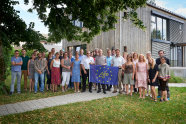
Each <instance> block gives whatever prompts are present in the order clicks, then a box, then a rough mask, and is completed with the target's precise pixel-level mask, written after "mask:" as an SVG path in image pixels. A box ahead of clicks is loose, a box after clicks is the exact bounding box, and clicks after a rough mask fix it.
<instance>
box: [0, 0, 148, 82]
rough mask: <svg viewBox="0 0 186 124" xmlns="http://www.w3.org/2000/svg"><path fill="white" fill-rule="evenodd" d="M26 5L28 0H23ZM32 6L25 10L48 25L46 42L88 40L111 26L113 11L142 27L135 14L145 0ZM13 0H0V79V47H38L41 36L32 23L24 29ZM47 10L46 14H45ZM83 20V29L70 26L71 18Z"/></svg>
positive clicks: (38, 0)
mask: <svg viewBox="0 0 186 124" xmlns="http://www.w3.org/2000/svg"><path fill="white" fill-rule="evenodd" d="M24 2H25V4H28V3H29V2H30V1H29V0H24ZM32 2H33V7H32V8H30V9H29V10H28V11H29V12H32V11H33V10H36V11H37V13H38V16H39V18H40V19H41V20H42V21H43V23H44V25H45V26H47V27H48V28H49V39H48V40H49V41H56V42H58V41H60V40H61V39H64V38H66V39H67V40H68V41H72V40H76V41H84V42H90V41H91V40H92V39H93V37H94V36H96V35H97V34H99V33H100V32H102V31H104V32H105V31H108V30H110V29H114V24H115V23H117V19H118V16H117V13H118V12H119V11H125V14H124V17H123V18H124V19H130V20H131V21H132V22H133V24H134V25H136V26H137V27H139V28H142V29H144V28H145V27H144V25H143V22H142V21H141V20H139V19H138V17H137V12H136V10H137V8H139V7H142V6H144V5H145V3H146V0H33V1H32ZM15 4H18V2H17V1H13V0H1V1H0V6H1V10H0V17H1V18H0V64H1V66H0V71H1V72H0V73H1V74H2V75H1V76H0V82H3V81H4V80H5V77H4V75H5V72H6V68H5V66H4V65H5V62H4V59H3V47H6V48H11V44H15V45H19V42H20V41H24V42H26V45H25V47H28V48H32V49H33V48H34V47H36V48H37V49H39V48H41V44H39V39H40V38H41V35H39V33H38V32H36V31H34V30H33V24H32V23H31V25H30V26H29V28H27V26H26V24H25V22H24V21H23V20H22V19H20V17H19V16H18V14H17V13H18V11H16V10H15V9H14V8H13V5H15ZM47 10H49V13H47ZM75 20H79V21H81V22H83V29H85V30H83V29H82V28H80V27H77V26H75V25H73V23H72V22H73V21H75Z"/></svg>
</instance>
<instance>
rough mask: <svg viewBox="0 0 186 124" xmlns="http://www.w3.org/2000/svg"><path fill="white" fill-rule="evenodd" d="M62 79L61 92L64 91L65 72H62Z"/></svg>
mask: <svg viewBox="0 0 186 124" xmlns="http://www.w3.org/2000/svg"><path fill="white" fill-rule="evenodd" d="M62 77H63V80H62V92H64V91H65V83H66V79H67V77H66V73H65V72H62Z"/></svg>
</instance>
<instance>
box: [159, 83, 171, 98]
mask: <svg viewBox="0 0 186 124" xmlns="http://www.w3.org/2000/svg"><path fill="white" fill-rule="evenodd" d="M159 82H160V80H159ZM166 90H167V98H170V91H169V86H168V85H167V86H166ZM161 91H162V90H161V86H160V85H158V96H161Z"/></svg>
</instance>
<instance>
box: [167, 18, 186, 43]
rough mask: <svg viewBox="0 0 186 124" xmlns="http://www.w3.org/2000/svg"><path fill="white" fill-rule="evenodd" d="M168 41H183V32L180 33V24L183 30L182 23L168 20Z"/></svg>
mask: <svg viewBox="0 0 186 124" xmlns="http://www.w3.org/2000/svg"><path fill="white" fill-rule="evenodd" d="M169 23H170V41H173V42H176V43H182V42H183V32H182V34H180V25H182V31H183V24H181V23H179V22H176V21H173V20H170V21H169Z"/></svg>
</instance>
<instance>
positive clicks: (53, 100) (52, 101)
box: [0, 90, 117, 116]
mask: <svg viewBox="0 0 186 124" xmlns="http://www.w3.org/2000/svg"><path fill="white" fill-rule="evenodd" d="M116 95H117V93H112V92H107V94H103V93H102V92H101V93H97V92H96V91H95V90H93V92H92V93H89V92H84V93H73V94H67V95H61V96H54V97H48V98H42V99H37V100H29V101H24V102H18V103H14V104H5V105H0V116H3V115H9V114H15V113H22V112H26V111H32V110H36V109H43V108H48V107H53V106H58V105H65V104H69V103H75V102H82V101H91V100H95V99H101V98H104V97H112V96H116Z"/></svg>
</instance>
